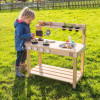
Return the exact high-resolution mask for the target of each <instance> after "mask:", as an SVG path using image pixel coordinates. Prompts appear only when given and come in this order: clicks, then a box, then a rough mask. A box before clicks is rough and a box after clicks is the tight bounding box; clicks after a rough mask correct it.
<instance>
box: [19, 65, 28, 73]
mask: <svg viewBox="0 0 100 100" xmlns="http://www.w3.org/2000/svg"><path fill="white" fill-rule="evenodd" d="M20 67H21V72H23V71H25V72H27V69H26V65H25V63H20Z"/></svg>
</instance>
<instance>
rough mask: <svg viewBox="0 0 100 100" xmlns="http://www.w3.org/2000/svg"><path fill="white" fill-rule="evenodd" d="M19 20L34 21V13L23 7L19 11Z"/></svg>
mask: <svg viewBox="0 0 100 100" xmlns="http://www.w3.org/2000/svg"><path fill="white" fill-rule="evenodd" d="M19 18H21V19H23V18H25V19H27V18H28V19H29V18H33V19H35V12H34V11H33V10H31V9H29V8H28V7H24V8H23V10H22V11H21V13H20V15H19Z"/></svg>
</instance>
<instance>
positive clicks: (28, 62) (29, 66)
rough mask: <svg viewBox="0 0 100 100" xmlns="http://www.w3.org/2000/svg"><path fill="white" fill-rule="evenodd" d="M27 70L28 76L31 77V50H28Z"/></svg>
mask: <svg viewBox="0 0 100 100" xmlns="http://www.w3.org/2000/svg"><path fill="white" fill-rule="evenodd" d="M27 72H28V77H29V76H30V72H31V59H30V50H27Z"/></svg>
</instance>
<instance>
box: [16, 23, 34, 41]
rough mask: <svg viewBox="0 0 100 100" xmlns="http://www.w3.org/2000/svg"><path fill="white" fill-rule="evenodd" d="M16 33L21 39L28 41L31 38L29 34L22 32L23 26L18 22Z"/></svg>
mask: <svg viewBox="0 0 100 100" xmlns="http://www.w3.org/2000/svg"><path fill="white" fill-rule="evenodd" d="M16 31H17V32H16V33H17V34H16V35H17V36H19V38H20V39H21V40H26V41H29V40H31V38H32V35H31V34H23V26H22V25H21V24H20V25H18V26H17V27H16Z"/></svg>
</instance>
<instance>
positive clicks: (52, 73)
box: [31, 64, 82, 84]
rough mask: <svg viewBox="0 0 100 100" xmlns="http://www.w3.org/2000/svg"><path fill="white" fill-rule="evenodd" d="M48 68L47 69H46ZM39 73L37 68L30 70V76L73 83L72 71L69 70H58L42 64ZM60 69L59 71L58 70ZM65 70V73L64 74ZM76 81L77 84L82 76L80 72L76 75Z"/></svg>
mask: <svg viewBox="0 0 100 100" xmlns="http://www.w3.org/2000/svg"><path fill="white" fill-rule="evenodd" d="M48 66H49V67H48ZM41 68H42V69H41V71H40V70H39V66H36V67H34V68H33V69H32V70H31V74H35V75H39V76H43V77H47V78H52V79H56V80H60V81H65V82H69V83H71V84H72V83H73V73H72V72H73V70H71V69H65V68H58V67H54V66H50V65H44V64H42V67H41ZM60 69H61V70H60ZM62 69H65V70H66V71H65V72H64V70H62ZM69 73H70V74H69ZM77 76H78V77H77V79H76V81H77V82H78V81H79V79H80V77H81V76H82V75H81V74H80V71H78V73H77Z"/></svg>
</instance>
